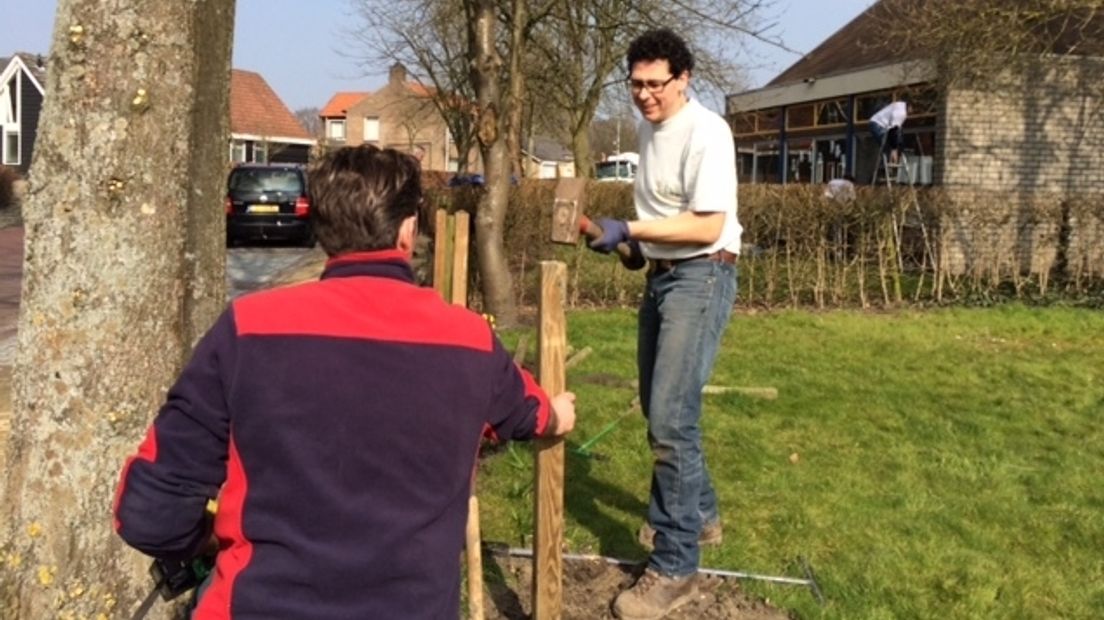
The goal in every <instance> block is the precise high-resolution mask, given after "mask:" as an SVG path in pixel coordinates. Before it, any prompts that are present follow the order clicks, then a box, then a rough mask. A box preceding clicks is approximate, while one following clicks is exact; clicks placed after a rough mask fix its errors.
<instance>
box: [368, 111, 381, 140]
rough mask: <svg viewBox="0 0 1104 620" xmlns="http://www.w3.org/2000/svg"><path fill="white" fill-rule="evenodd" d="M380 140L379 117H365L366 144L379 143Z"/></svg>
mask: <svg viewBox="0 0 1104 620" xmlns="http://www.w3.org/2000/svg"><path fill="white" fill-rule="evenodd" d="M379 139H380V122H379V117H378V116H365V117H364V141H365V142H379Z"/></svg>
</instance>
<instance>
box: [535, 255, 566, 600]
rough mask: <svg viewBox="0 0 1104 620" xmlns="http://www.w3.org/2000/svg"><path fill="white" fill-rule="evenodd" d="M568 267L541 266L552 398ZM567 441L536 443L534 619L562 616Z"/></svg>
mask: <svg viewBox="0 0 1104 620" xmlns="http://www.w3.org/2000/svg"><path fill="white" fill-rule="evenodd" d="M566 288H567V265H565V264H564V263H562V262H559V261H541V298H540V326H539V334H538V335H539V343H540V344H539V346H540V351H539V356H540V368H539V374H540V385H541V388H543V389H544V391H545V392H547V393H548V395H549V396H555V395H556V394H559V393H560V392H563V391H564V388H565V386H566V381H565V378H564V352H565V351H566V349H567V319H566V318H565V317H564V306H563V303H564V292H565V290H566ZM563 480H564V444H563V439H562V438H548V439H539V440H537V442H536V482H535V492H534V503H535V504H536V506H535V522H536V530H537V531H536V539H535V540H534V541H533V618H535V619H536V620H559V618H560V617H561V616H562V615H563V533H564V526H563V516H564V506H563V489H564V484H563Z"/></svg>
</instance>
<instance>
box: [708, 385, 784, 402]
mask: <svg viewBox="0 0 1104 620" xmlns="http://www.w3.org/2000/svg"><path fill="white" fill-rule="evenodd" d="M702 394H740V395H741V396H747V397H750V398H762V399H763V400H775V399H776V398H778V388H773V387H743V386H737V385H704V386H702Z"/></svg>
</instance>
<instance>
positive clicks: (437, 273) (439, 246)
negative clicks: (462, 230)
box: [433, 209, 449, 299]
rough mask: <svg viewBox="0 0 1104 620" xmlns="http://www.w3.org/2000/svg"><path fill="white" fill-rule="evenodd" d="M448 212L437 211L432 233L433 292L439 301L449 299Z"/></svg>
mask: <svg viewBox="0 0 1104 620" xmlns="http://www.w3.org/2000/svg"><path fill="white" fill-rule="evenodd" d="M448 224H449V218H448V211H445V210H444V209H437V220H436V223H435V225H434V229H435V230H434V233H433V290H435V291H437V293H438V294H439V295H440V296H441V299H449V295H448V286H449V282H448V272H449V263H448V259H449V253H448V247H449V234H448V232H449V231H448V228H449V227H448Z"/></svg>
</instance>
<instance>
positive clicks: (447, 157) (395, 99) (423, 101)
mask: <svg viewBox="0 0 1104 620" xmlns="http://www.w3.org/2000/svg"><path fill="white" fill-rule="evenodd" d="M435 94H436V93H435V91H434V90H433V89H431V88H429V87H427V86H425V85H423V84H421V83H419V82H417V81H414V80H410V79H408V76H407V72H406V68H405V67H403V65H402V64H399V63H396V64H395V65H393V66H392V67H391V69H390V71H389V74H388V80H387V84H385V85H384V86H383V87H382V88H380V89H378V90H376V91H374V92H366V93H358V92H339V93H336V94H335V95H334V96H333V97H332V98H331V99H330V101H329V102H327V103H326V105H325V107H323V108H322V111H321V112H320V113H319V116H320V117H321V119H322V123H323V127H324V128H325V144H326V145H327V146H331V147H334V146H345V145H349V146H355V145H358V144H364V143H370V144H375V145H377V146H379V147H381V148H394V149H397V150H400V151H405V152H408V153H413V154H415V155H416V156H417V157H419V159H420V160H421V162H422V168H423V169H424V170H436V171H447V172H455V171H456V169H457V166H458V159H459V158H458V153H457V148H456V144H455V143H454V142H453V140H452V136H451V133H450V132H449V129H448V125H447V124H446V123H445V121H444V119H442V118H441V115H440V113H439V112H438V110H437V107H436V106H435V105H434V101H433V97H434V95H435ZM479 161H480V159H479V155H478V151H475V150H474V149H473V152H472V153H471V154H469V156H468V162H469V165H468V171H469V172H479V170H480V169H481V167H480V166H479Z"/></svg>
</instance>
